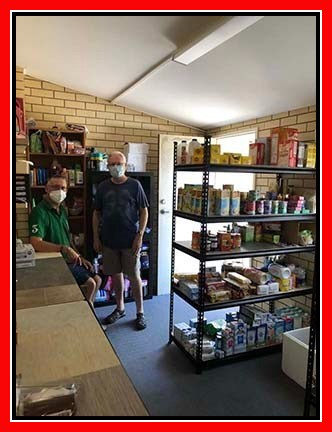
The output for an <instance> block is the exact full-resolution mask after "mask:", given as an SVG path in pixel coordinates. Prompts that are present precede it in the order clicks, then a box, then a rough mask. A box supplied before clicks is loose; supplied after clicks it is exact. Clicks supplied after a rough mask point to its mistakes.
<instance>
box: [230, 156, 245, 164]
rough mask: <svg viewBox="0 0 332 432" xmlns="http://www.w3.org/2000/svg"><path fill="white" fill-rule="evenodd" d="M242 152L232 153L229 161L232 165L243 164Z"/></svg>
mask: <svg viewBox="0 0 332 432" xmlns="http://www.w3.org/2000/svg"><path fill="white" fill-rule="evenodd" d="M241 156H242V155H241V153H230V154H229V163H230V165H241Z"/></svg>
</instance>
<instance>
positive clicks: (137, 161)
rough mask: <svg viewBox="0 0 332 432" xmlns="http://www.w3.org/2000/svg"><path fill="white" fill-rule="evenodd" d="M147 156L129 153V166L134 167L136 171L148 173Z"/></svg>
mask: <svg viewBox="0 0 332 432" xmlns="http://www.w3.org/2000/svg"><path fill="white" fill-rule="evenodd" d="M146 162H147V155H146V154H144V153H129V154H128V156H127V164H128V165H129V164H130V165H134V168H135V171H139V172H144V171H146Z"/></svg>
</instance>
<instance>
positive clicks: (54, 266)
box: [16, 257, 76, 290]
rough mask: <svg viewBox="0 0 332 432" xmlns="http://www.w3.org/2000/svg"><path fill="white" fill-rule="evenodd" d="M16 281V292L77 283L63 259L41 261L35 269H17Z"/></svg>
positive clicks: (38, 261) (37, 262)
mask: <svg viewBox="0 0 332 432" xmlns="http://www.w3.org/2000/svg"><path fill="white" fill-rule="evenodd" d="M16 279H17V284H16V290H26V289H33V288H46V287H49V286H58V285H72V284H75V283H76V281H75V279H74V277H73V275H72V274H71V271H70V270H69V268H68V266H67V264H66V263H65V261H64V259H63V258H62V257H61V258H45V259H39V260H37V261H36V266H35V267H30V268H21V269H16Z"/></svg>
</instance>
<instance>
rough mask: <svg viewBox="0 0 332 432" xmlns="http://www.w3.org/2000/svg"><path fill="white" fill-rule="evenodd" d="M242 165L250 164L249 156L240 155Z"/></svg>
mask: <svg viewBox="0 0 332 432" xmlns="http://www.w3.org/2000/svg"><path fill="white" fill-rule="evenodd" d="M241 164H242V165H251V156H241Z"/></svg>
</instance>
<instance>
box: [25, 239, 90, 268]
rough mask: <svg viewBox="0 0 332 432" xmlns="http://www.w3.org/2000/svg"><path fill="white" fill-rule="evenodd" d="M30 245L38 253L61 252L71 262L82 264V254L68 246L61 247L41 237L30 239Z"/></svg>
mask: <svg viewBox="0 0 332 432" xmlns="http://www.w3.org/2000/svg"><path fill="white" fill-rule="evenodd" d="M30 243H31V244H32V246H33V248H34V249H35V251H36V252H61V253H64V254H65V255H66V256H67V258H68V259H69V260H70V261H73V262H75V263H77V264H80V265H81V264H82V261H81V257H80V254H79V253H78V252H76V251H75V250H74V249H73V248H71V247H70V246H66V245H59V244H56V243H51V242H47V241H45V240H43V239H42V238H41V237H35V236H31V237H30Z"/></svg>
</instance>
